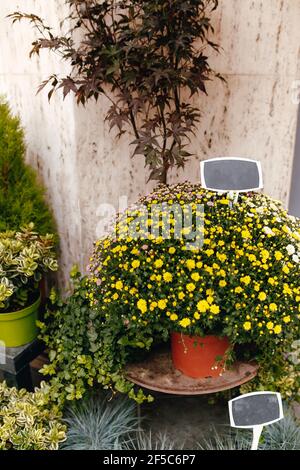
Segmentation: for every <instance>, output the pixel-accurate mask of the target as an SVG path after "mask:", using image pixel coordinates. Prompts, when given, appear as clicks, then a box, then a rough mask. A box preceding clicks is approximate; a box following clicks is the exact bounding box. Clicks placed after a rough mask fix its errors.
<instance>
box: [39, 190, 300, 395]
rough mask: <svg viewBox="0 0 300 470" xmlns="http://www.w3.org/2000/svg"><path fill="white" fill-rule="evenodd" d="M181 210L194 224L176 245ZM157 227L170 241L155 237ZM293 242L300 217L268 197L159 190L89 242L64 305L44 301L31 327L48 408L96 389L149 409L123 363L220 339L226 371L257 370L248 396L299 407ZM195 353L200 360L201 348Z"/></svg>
mask: <svg viewBox="0 0 300 470" xmlns="http://www.w3.org/2000/svg"><path fill="white" fill-rule="evenodd" d="M187 207H190V209H191V211H192V214H193V216H196V215H197V213H198V215H197V217H200V221H201V220H202V222H203V223H202V224H200V225H199V226H198V227H196V225H195V224H196V217H193V218H191V220H192V223H191V225H190V226H189V225H187V226H186V225H185V226H183V227H182V226H181V224H179V225H178V226H179V227H180V230H182V235H183V236H182V237H181V238H180V237H176V236H175V235H176V231H177V228H176V220H177V219H176V217H175V218H174V216H176V211H178V213H177V215H178V214H180V212H182V211H185V210H186V209H187ZM172 213H173V215H172ZM179 220H180V217H179ZM164 227H165V228H167V229H168V228H170V236H166V233H164V234H163V235H164V236H160V235H159V232H158V229H159V230H162V229H163V228H164ZM196 228H197V229H196ZM135 231H136V233H138V234H139V236H138V237H135V236H134V232H135ZM191 234H192V235H193V236H192V237H191ZM177 235H178V232H177ZM192 238H193V240H192ZM197 241H200V244H198V243H197ZM191 242H193V243H194V242H196V243H195V244H194V246H191V245H189V244H190V243H191ZM299 243H300V226H299V220H298V219H295V218H293V217H290V216H289V215H288V214H287V212H286V211H285V210H284V209H283V207H282V205H281V203H280V202H278V201H274V200H273V199H271V198H269V197H268V196H265V195H262V194H258V193H251V194H240V195H239V198H238V201H237V203H236V202H235V198H234V197H231V195H230V194H223V195H220V194H217V193H213V192H211V191H208V190H205V189H203V188H202V187H201V186H200V185H192V184H189V183H184V184H180V185H175V186H169V187H167V186H161V187H159V188H158V189H157V190H155V191H154V192H153V193H151V194H150V195H148V196H147V197H145V198H142V199H141V200H140V201H139V202H138V204H137V205H136V206H135V207H132V208H129V209H128V211H126V212H125V213H124V214H120V215H119V217H118V219H117V222H116V227H115V231H114V232H112V233H111V234H110V235H108V236H106V237H104V238H103V239H101V240H99V241H97V242H96V243H95V249H94V253H93V256H92V257H91V263H90V267H89V270H90V274H89V276H88V277H85V278H83V279H80V276H79V274H78V273H73V276H75V281H76V282H75V289H74V292H73V294H72V295H71V296H70V297H69V298H67V299H66V300H65V301H62V300H60V299H57V298H55V296H54V295H52V296H51V298H52V300H53V302H54V304H53V306H52V307H51V308H50V310H49V312H48V313H47V318H46V321H45V323H43V324H41V325H40V326H41V328H42V338H43V339H44V340H45V342H46V344H47V345H48V346H49V349H50V364H49V365H46V366H45V367H44V369H43V372H44V374H45V375H50V376H51V377H52V380H51V387H52V393H53V397H54V399H56V400H59V401H60V402H61V403H63V402H64V401H65V400H76V399H79V398H81V397H82V396H83V395H84V394H85V392H86V391H87V390H88V389H89V388H90V387H95V386H97V385H99V386H101V387H104V388H109V389H111V390H112V392H113V393H114V392H116V391H119V392H123V393H128V394H129V396H130V397H131V398H134V399H135V400H137V401H138V402H142V401H143V400H151V397H149V396H145V394H144V392H143V391H142V390H138V391H135V389H134V386H133V384H132V383H131V382H129V381H128V380H126V372H125V368H126V364H127V363H128V362H132V361H139V360H140V359H141V357H145V355H147V352H148V351H150V350H151V349H152V348H153V347H154V346H156V345H159V344H160V343H163V342H168V341H169V340H170V336H171V335H172V336H173V337H174V336H175V337H176V335H177V338H178V336H179V338H184V343H186V342H187V341H189V339H190V338H191V337H192V338H193V340H194V339H195V337H196V340H197V342H199V343H202V342H203V340H204V339H205V338H207V337H211V336H213V337H215V338H223V341H224V344H225V346H226V348H227V346H228V342H229V344H230V350H229V351H228V352H227V355H226V356H229V357H226V358H225V359H227V361H226V362H227V363H228V362H229V360H230V361H231V360H234V359H235V358H237V359H241V360H255V361H256V362H257V363H258V365H259V373H258V377H257V379H256V380H254V381H253V383H252V384H250V385H247V389H248V388H249V387H251V388H252V387H253V388H254V389H268V390H274V391H280V392H281V393H282V396H283V397H285V398H287V399H299V398H300V395H299V385H300V383H299V382H300V375H299V364H296V363H293V362H292V360H291V359H290V357H292V351H293V349H292V348H293V344H294V341H295V340H297V339H298V338H299V323H300V317H299V305H300V284H299V282H300V281H299V279H300V277H299V258H300V257H299V251H300V247H299ZM225 338H227V339H226V340H225ZM193 342H194V341H192V343H193ZM192 347H194V345H192ZM192 351H193V352H194V353H196V352H197V353H199V352H200V356H199V361H201V351H203V349H202V348H201V347H200V348H199V349H198V351H196V352H195V350H192ZM289 352H291V354H290V355H289ZM183 354H184V351H183ZM211 356H212V359H213V363H212V364H211V365H210V368H212V367H213V371H216V372H217V373H220V372H221V371H220V370H218V369H215V367H216V366H218V365H220V362H221V366H222V367H223V365H224V364H223V359H224V358H223V359H222V358H220V357H216V355H214V353H212V355H211ZM220 359H221V361H220ZM206 365H207V364H206ZM175 366H176V359H175ZM70 371H76V373H70ZM213 371H209V372H210V373H209V375H212V373H211V372H213Z"/></svg>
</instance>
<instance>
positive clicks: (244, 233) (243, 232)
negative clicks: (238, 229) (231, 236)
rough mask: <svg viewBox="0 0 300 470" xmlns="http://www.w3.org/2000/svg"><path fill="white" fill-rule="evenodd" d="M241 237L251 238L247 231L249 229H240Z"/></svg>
mask: <svg viewBox="0 0 300 470" xmlns="http://www.w3.org/2000/svg"><path fill="white" fill-rule="evenodd" d="M242 237H243V238H251V233H250V232H249V230H242Z"/></svg>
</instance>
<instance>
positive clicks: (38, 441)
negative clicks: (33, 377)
mask: <svg viewBox="0 0 300 470" xmlns="http://www.w3.org/2000/svg"><path fill="white" fill-rule="evenodd" d="M47 392H48V388H47V386H44V384H42V385H41V388H40V389H36V390H35V392H34V393H30V392H27V391H26V390H24V389H22V390H17V389H16V388H14V387H13V388H10V387H8V386H7V385H6V383H5V382H2V383H0V450H10V449H14V450H56V449H58V447H59V444H60V443H61V442H63V441H64V440H65V438H66V426H65V425H64V424H62V422H61V415H60V413H59V412H58V411H57V409H56V407H55V406H53V405H52V404H51V403H50V402H49V400H48V395H47Z"/></svg>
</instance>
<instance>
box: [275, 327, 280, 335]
mask: <svg viewBox="0 0 300 470" xmlns="http://www.w3.org/2000/svg"><path fill="white" fill-rule="evenodd" d="M281 331H282V328H281V326H280V325H276V326H275V328H274V333H275V335H279V334H280V333H281Z"/></svg>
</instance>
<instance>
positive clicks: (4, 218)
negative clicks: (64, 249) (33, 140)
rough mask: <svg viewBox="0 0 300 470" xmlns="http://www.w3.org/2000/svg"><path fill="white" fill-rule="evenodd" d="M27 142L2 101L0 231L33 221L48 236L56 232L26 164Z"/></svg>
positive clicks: (36, 184)
mask: <svg viewBox="0 0 300 470" xmlns="http://www.w3.org/2000/svg"><path fill="white" fill-rule="evenodd" d="M24 155H25V143H24V134H23V130H22V128H21V126H20V120H19V119H18V118H17V117H14V116H12V114H11V111H10V109H9V106H8V104H7V103H6V102H5V101H4V100H3V99H1V98H0V232H3V231H5V230H18V229H19V228H20V227H21V226H23V225H26V224H28V223H29V222H33V223H34V224H35V227H36V230H37V231H38V232H39V233H41V234H42V235H45V234H46V233H54V232H55V224H54V221H53V218H52V215H51V213H50V211H49V209H48V207H47V205H46V203H45V199H44V189H43V188H42V186H41V185H40V184H39V183H38V181H37V177H36V174H35V172H34V170H33V169H32V168H31V167H30V166H29V165H26V164H25V162H24Z"/></svg>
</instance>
